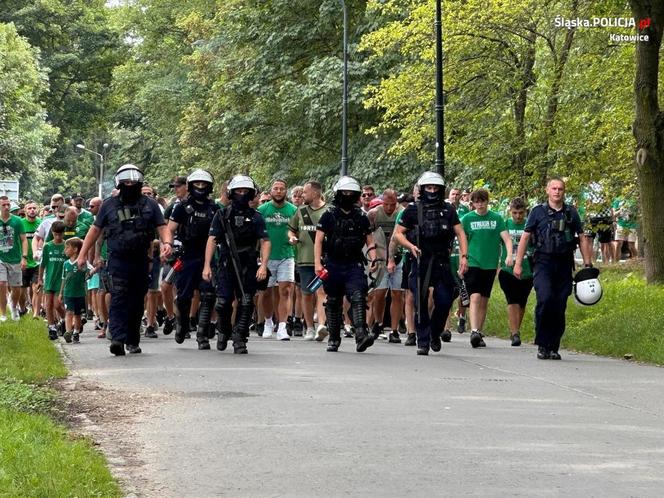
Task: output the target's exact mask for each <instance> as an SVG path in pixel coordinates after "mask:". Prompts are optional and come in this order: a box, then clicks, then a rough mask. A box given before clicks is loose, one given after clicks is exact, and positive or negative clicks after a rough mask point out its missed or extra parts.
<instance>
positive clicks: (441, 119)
mask: <svg viewBox="0 0 664 498" xmlns="http://www.w3.org/2000/svg"><path fill="white" fill-rule="evenodd" d="M434 25H435V30H436V163H435V166H436V171H437V172H438V173H440V175H441V176H442V177H445V137H444V134H443V133H444V126H445V104H444V102H443V22H442V7H441V0H436V21H435V23H434Z"/></svg>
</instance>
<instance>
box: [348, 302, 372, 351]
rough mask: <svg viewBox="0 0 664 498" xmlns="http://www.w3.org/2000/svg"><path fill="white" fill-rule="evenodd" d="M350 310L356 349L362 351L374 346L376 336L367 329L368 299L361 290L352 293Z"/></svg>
mask: <svg viewBox="0 0 664 498" xmlns="http://www.w3.org/2000/svg"><path fill="white" fill-rule="evenodd" d="M350 312H351V317H352V320H353V326H354V327H355V344H356V347H355V350H356V351H357V352H358V353H362V352H364V351H366V350H367V348H370V347H371V346H373V343H374V336H373V334H370V333H368V331H367V323H366V322H367V301H366V297H365V295H364V294H363V293H362V292H361V291H354V292H353V293H352V294H351V296H350Z"/></svg>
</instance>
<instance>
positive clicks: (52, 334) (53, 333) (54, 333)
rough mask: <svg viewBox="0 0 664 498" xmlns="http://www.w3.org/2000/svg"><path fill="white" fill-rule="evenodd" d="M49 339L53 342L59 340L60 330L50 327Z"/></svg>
mask: <svg viewBox="0 0 664 498" xmlns="http://www.w3.org/2000/svg"><path fill="white" fill-rule="evenodd" d="M48 338H49V339H50V340H52V341H55V340H56V339H57V338H58V329H56V328H55V325H50V326H49V327H48Z"/></svg>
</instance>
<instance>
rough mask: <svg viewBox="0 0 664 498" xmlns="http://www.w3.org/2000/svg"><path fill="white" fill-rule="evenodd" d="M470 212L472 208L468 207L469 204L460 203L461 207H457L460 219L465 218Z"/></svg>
mask: <svg viewBox="0 0 664 498" xmlns="http://www.w3.org/2000/svg"><path fill="white" fill-rule="evenodd" d="M468 213H470V209H469V208H468V206H466V205H465V204H462V203H459V207H458V208H457V216H458V217H459V219H461V218H463V217H464V216H466V215H467V214H468Z"/></svg>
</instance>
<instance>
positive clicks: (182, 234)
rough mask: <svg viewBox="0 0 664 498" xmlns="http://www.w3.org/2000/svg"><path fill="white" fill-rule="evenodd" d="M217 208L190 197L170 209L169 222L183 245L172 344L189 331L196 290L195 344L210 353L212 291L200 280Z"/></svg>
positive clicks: (212, 203) (208, 283)
mask: <svg viewBox="0 0 664 498" xmlns="http://www.w3.org/2000/svg"><path fill="white" fill-rule="evenodd" d="M218 210H219V207H218V206H217V205H216V204H215V203H214V201H212V200H210V199H207V198H205V199H202V200H201V201H197V200H196V199H195V198H194V197H193V196H189V197H187V199H185V200H184V201H182V202H179V203H177V204H176V205H175V206H174V207H173V212H172V213H171V217H170V219H171V220H172V221H174V222H176V223H177V224H178V231H177V238H178V240H179V241H180V242H181V243H182V247H181V250H180V251H181V252H180V254H181V256H180V259H181V261H182V265H183V266H182V269H181V270H180V271H179V272H178V273H176V275H177V277H176V278H177V280H176V288H177V297H176V299H175V302H176V305H177V308H178V327H177V330H176V332H175V340H176V342H178V343H179V344H181V343H182V342H183V341H184V338H185V334H186V333H187V332H188V331H189V312H190V310H191V300H192V297H193V295H194V291H195V290H196V289H198V290H199V291H200V296H201V304H200V314H199V320H198V330H197V333H196V340H197V341H198V345H199V348H200V349H209V347H210V346H209V342H208V330H207V328H208V325H209V324H210V318H211V315H212V307H213V306H214V298H215V296H214V287H213V286H212V284H211V283H210V282H206V281H205V280H203V278H202V273H203V265H204V263H205V246H206V244H207V239H208V233H209V231H210V226H211V225H212V220H213V218H214V215H215V214H216V212H217V211H218Z"/></svg>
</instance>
